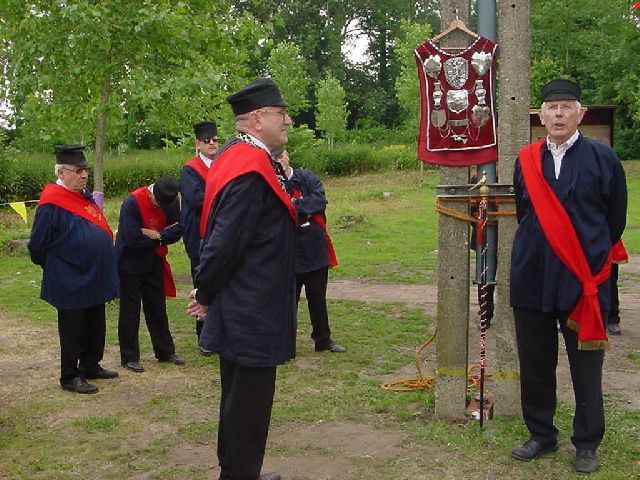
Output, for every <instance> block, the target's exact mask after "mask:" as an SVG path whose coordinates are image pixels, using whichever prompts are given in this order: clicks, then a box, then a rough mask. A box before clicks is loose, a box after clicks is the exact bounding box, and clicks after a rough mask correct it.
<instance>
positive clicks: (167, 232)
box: [116, 175, 184, 373]
mask: <svg viewBox="0 0 640 480" xmlns="http://www.w3.org/2000/svg"><path fill="white" fill-rule="evenodd" d="M178 190H179V185H178V182H177V181H176V180H175V179H174V178H172V177H170V176H167V175H164V176H162V177H160V178H158V180H157V181H156V182H155V183H153V184H151V185H149V186H144V187H140V188H138V189H136V190H134V191H133V192H132V193H131V195H129V196H128V197H127V198H125V199H124V201H123V202H122V206H121V207H120V224H119V226H118V235H117V237H116V254H117V257H118V273H119V275H120V292H121V293H120V313H119V316H118V341H119V343H120V360H121V362H122V366H124V367H125V368H127V369H129V370H131V371H133V372H136V373H141V372H144V367H143V366H142V365H141V364H140V344H139V341H138V331H139V329H140V303H141V302H142V308H143V309H144V318H145V321H146V322H147V328H148V329H149V335H150V336H151V343H152V345H153V352H154V353H155V356H156V358H157V359H158V361H160V362H169V363H173V364H175V365H184V361H182V360H181V359H179V358H178V357H176V350H175V345H174V343H173V337H172V336H171V331H170V330H169V318H168V317H167V300H166V297H167V296H169V297H175V296H176V286H175V283H174V281H173V275H172V273H171V268H170V267H169V263H168V262H167V253H168V248H167V245H170V244H172V243H175V242H177V241H178V240H180V238H181V237H182V231H183V228H182V225H181V224H180V223H179V221H178V220H179V218H180V206H179V203H178Z"/></svg>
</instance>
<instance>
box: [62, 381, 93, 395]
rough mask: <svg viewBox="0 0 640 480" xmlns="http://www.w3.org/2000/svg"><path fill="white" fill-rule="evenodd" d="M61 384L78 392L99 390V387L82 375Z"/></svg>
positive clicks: (66, 388)
mask: <svg viewBox="0 0 640 480" xmlns="http://www.w3.org/2000/svg"><path fill="white" fill-rule="evenodd" d="M61 386H62V388H63V389H64V390H69V391H70V392H76V393H96V392H97V391H98V387H96V386H95V385H93V384H92V383H88V382H87V381H86V380H85V379H84V378H82V377H75V378H74V379H73V380H71V381H70V382H67V383H63V384H62V385H61Z"/></svg>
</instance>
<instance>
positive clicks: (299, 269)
mask: <svg viewBox="0 0 640 480" xmlns="http://www.w3.org/2000/svg"><path fill="white" fill-rule="evenodd" d="M287 187H288V188H295V189H296V190H298V191H299V192H300V193H301V194H302V198H298V199H296V200H295V202H294V205H295V207H296V211H297V212H298V223H299V225H300V226H299V227H298V232H297V233H298V235H297V238H296V273H307V272H313V271H314V270H319V269H321V268H324V267H327V266H328V265H329V252H328V245H327V237H326V235H325V232H324V229H323V228H322V227H321V226H320V225H319V224H318V223H317V222H315V221H314V220H311V219H309V218H308V217H309V216H310V215H314V214H320V215H323V216H324V212H325V209H326V206H327V198H326V197H325V193H324V187H323V186H322V182H320V179H319V178H318V177H317V176H316V175H315V173H313V172H311V171H309V170H300V169H294V170H293V175H292V176H291V178H290V179H289V181H288V186H287Z"/></svg>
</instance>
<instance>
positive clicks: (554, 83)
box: [540, 78, 581, 102]
mask: <svg viewBox="0 0 640 480" xmlns="http://www.w3.org/2000/svg"><path fill="white" fill-rule="evenodd" d="M580 94H581V92H580V86H579V85H578V84H576V83H573V82H572V81H571V80H565V79H562V78H559V79H557V80H551V81H550V82H549V83H547V84H546V85H545V86H544V87H542V92H541V94H540V96H541V98H542V101H543V102H547V101H549V100H577V101H580Z"/></svg>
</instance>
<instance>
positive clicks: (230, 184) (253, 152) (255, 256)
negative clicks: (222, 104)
mask: <svg viewBox="0 0 640 480" xmlns="http://www.w3.org/2000/svg"><path fill="white" fill-rule="evenodd" d="M227 101H228V102H229V103H230V104H231V108H232V109H233V113H234V114H235V116H236V128H237V130H238V134H237V135H236V136H235V137H233V138H231V139H230V140H229V141H227V143H226V144H225V145H224V146H223V147H222V149H221V151H220V153H218V155H217V157H216V161H215V162H214V163H213V166H212V167H211V171H210V173H209V178H208V180H207V186H206V191H205V199H204V204H203V214H202V225H201V233H202V234H203V237H204V241H203V249H202V252H201V255H200V264H199V266H198V268H197V269H196V276H195V286H196V288H197V290H195V291H194V292H193V293H194V295H195V300H194V301H193V302H192V303H191V304H190V306H189V311H190V313H191V314H192V315H194V316H200V317H205V323H204V327H203V329H202V334H201V335H200V346H201V347H202V348H203V349H205V350H209V351H212V352H215V353H217V354H218V355H219V356H220V376H221V385H222V393H221V399H220V421H219V424H218V461H219V464H220V467H221V473H220V479H234V480H238V479H243V480H245V479H246V480H249V479H264V480H279V479H280V475H278V474H266V475H264V474H263V475H260V470H261V468H262V462H263V458H264V451H265V446H266V441H267V435H268V432H269V421H270V416H271V407H272V405H273V395H274V392H275V381H276V368H277V366H278V365H281V364H283V363H284V362H286V361H288V360H289V359H291V358H293V357H294V356H295V341H296V316H295V309H296V296H295V295H296V292H295V275H294V261H295V228H296V225H297V215H296V211H295V208H294V206H293V204H292V203H291V200H290V198H289V195H288V194H287V192H286V190H285V185H284V182H285V180H284V176H283V172H282V167H281V166H280V165H279V164H278V163H277V162H276V160H275V158H273V154H272V152H273V151H274V150H275V149H277V148H280V147H282V145H284V144H285V143H286V142H287V127H288V126H289V125H291V118H290V117H289V115H288V114H287V110H286V108H287V104H286V102H285V101H284V99H283V98H282V96H281V95H280V91H279V89H278V87H277V86H276V84H275V83H274V82H273V80H271V79H270V78H261V79H259V80H256V81H255V82H252V83H250V84H249V85H247V86H246V87H245V88H243V89H242V90H240V91H239V92H237V93H235V94H233V95H230V96H229V97H228V98H227Z"/></svg>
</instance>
